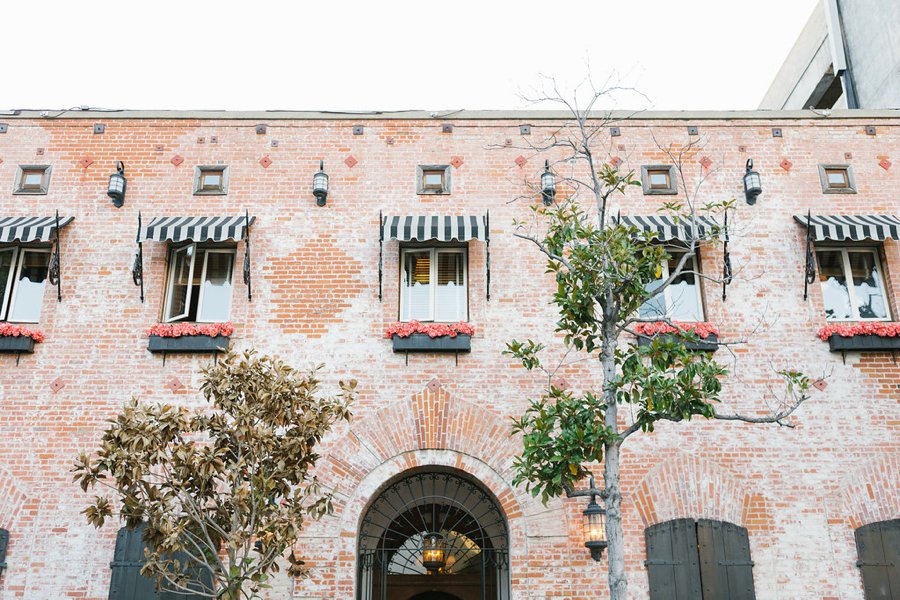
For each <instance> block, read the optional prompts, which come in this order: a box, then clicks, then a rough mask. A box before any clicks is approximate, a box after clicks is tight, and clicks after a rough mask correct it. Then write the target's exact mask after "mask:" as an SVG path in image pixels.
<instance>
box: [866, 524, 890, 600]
mask: <svg viewBox="0 0 900 600" xmlns="http://www.w3.org/2000/svg"><path fill="white" fill-rule="evenodd" d="M856 551H857V554H858V556H859V562H857V563H856V565H857V566H858V567H859V569H860V572H861V574H862V579H863V587H864V588H865V591H866V600H900V519H894V520H892V521H882V522H880V523H871V524H869V525H864V526H863V527H860V528H859V529H857V530H856Z"/></svg>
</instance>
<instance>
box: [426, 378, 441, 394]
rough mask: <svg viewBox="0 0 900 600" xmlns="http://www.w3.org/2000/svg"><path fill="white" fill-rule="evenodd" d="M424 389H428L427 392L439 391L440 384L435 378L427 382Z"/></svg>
mask: <svg viewBox="0 0 900 600" xmlns="http://www.w3.org/2000/svg"><path fill="white" fill-rule="evenodd" d="M426 387H427V388H428V391H429V392H436V391H438V390H439V389H441V382H440V380H439V379H438V378H437V377H435V378H434V379H432V380H431V381H429V382H428V385H427V386H426Z"/></svg>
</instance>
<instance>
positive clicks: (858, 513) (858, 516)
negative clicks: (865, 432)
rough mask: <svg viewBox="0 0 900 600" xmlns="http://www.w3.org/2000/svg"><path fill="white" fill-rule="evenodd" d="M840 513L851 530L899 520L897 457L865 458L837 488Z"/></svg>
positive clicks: (899, 472) (898, 461)
mask: <svg viewBox="0 0 900 600" xmlns="http://www.w3.org/2000/svg"><path fill="white" fill-rule="evenodd" d="M840 490H841V495H842V496H843V509H844V512H843V514H845V515H847V517H846V518H847V522H848V524H849V525H850V526H851V528H853V529H857V528H859V527H862V526H863V525H868V524H869V523H875V522H878V521H889V520H891V519H897V518H900V457H898V456H897V455H885V456H882V457H878V458H874V459H873V458H867V459H866V460H864V461H863V462H862V463H861V464H859V465H857V466H856V467H855V468H853V469H850V475H848V476H847V477H846V478H844V481H843V482H842V484H841V486H840Z"/></svg>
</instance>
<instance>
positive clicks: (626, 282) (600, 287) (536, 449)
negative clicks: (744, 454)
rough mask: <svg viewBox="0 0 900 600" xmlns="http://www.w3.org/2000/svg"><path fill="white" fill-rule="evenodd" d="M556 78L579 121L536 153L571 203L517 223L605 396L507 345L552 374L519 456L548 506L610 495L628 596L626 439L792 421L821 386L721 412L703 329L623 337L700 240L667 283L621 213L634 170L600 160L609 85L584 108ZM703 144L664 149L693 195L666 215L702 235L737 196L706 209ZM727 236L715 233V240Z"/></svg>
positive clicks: (618, 582) (617, 564)
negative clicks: (687, 425) (766, 410)
mask: <svg viewBox="0 0 900 600" xmlns="http://www.w3.org/2000/svg"><path fill="white" fill-rule="evenodd" d="M551 82H552V80H551ZM552 83H553V85H552V86H551V93H550V94H549V95H547V96H545V97H543V98H539V99H538V100H545V101H550V102H554V103H556V104H559V105H562V106H563V107H564V108H565V109H566V110H567V111H568V112H569V114H570V115H571V119H570V120H569V121H568V122H567V123H565V124H564V125H562V126H560V127H559V128H558V129H557V130H556V131H555V132H554V133H553V135H552V136H551V137H550V138H549V139H548V141H547V143H546V144H545V145H543V146H540V145H535V146H531V148H532V149H533V150H536V151H537V152H538V153H545V154H546V155H547V156H548V157H552V158H550V159H549V160H550V161H551V164H553V165H554V166H556V165H559V169H560V170H563V169H568V172H569V173H570V175H568V176H567V177H565V178H564V179H563V180H562V181H561V182H560V184H559V187H560V195H565V196H567V197H565V198H563V199H562V200H561V201H560V202H559V203H558V204H557V206H556V207H555V208H534V209H533V210H534V215H535V218H534V219H533V221H531V222H518V223H517V224H516V225H517V229H516V236H517V237H520V238H522V239H524V240H528V241H529V242H531V243H532V244H533V245H534V246H535V247H536V249H537V250H538V252H539V253H540V254H542V255H543V256H544V258H545V259H546V264H547V271H548V273H550V274H551V275H552V276H553V277H554V278H555V280H556V291H555V292H554V293H553V296H552V301H553V303H554V304H555V305H556V307H557V309H558V311H559V320H558V321H557V323H556V331H557V332H558V333H560V334H562V341H563V345H564V348H563V349H562V355H563V356H564V359H563V361H566V360H579V358H575V359H573V358H571V357H572V355H573V353H574V354H575V356H576V357H577V356H578V355H579V354H583V355H586V356H587V358H588V359H589V360H590V361H596V362H595V363H594V364H596V365H597V367H598V369H599V375H600V381H601V382H602V384H601V386H600V389H596V390H587V391H584V392H582V393H575V392H573V391H572V390H569V389H565V386H562V387H558V386H557V385H555V380H554V378H553V375H554V374H555V373H556V372H557V370H558V369H559V367H560V366H561V364H556V365H550V366H545V365H544V363H543V362H542V360H543V359H542V356H544V353H542V351H543V350H545V344H544V343H540V342H536V341H534V340H525V341H517V340H512V341H510V342H509V343H508V344H507V351H506V353H507V354H509V355H511V356H512V357H514V358H515V359H517V360H519V361H521V362H522V364H523V365H524V366H525V368H526V369H529V370H540V371H543V372H544V373H545V374H546V375H547V386H546V389H545V390H544V391H543V393H542V395H541V396H540V398H538V399H536V400H532V401H530V404H529V407H528V408H527V410H526V411H525V413H524V414H523V415H522V416H521V418H519V419H516V420H515V421H514V425H513V431H514V433H518V434H521V435H522V440H523V445H524V448H523V452H522V454H521V456H519V457H518V458H517V459H516V461H515V468H516V472H517V475H516V483H517V484H521V483H524V484H525V485H526V488H527V489H528V490H530V491H531V492H532V493H533V494H534V495H536V496H537V495H540V496H541V498H542V499H543V501H544V502H547V501H548V500H549V499H550V498H552V497H558V496H561V495H563V494H565V495H566V496H569V497H572V496H588V495H591V494H597V495H599V496H600V497H602V498H603V499H604V502H605V509H606V513H607V521H606V534H607V540H608V544H609V546H608V562H609V588H610V598H612V599H613V600H624V599H626V598H627V579H626V575H625V553H624V537H623V532H622V511H621V503H622V493H621V489H620V484H619V472H620V462H621V447H622V445H623V444H624V443H625V441H626V440H627V439H628V438H629V437H630V436H632V435H634V434H636V433H638V432H641V433H651V432H652V431H653V430H654V427H655V426H656V425H657V423H659V422H660V421H676V422H677V421H689V420H691V419H692V418H694V417H702V418H705V419H725V420H740V421H746V422H753V423H778V424H781V425H786V426H790V424H789V423H787V422H786V421H785V419H786V418H787V417H788V416H790V415H791V414H792V413H793V412H794V411H795V410H796V409H797V407H798V406H799V405H800V404H801V403H802V402H803V401H805V400H806V399H807V398H808V397H809V393H808V388H809V385H810V380H809V379H808V378H807V377H806V376H805V375H803V374H802V373H800V372H798V371H793V370H784V371H780V372H779V375H780V377H781V378H783V380H784V383H785V389H784V392H783V393H780V394H779V399H778V404H777V406H776V408H775V409H773V410H771V412H770V414H767V415H766V416H761V417H749V416H744V415H739V414H722V413H720V412H719V411H718V410H717V408H716V404H717V403H718V401H719V393H720V392H721V389H722V379H723V378H724V377H726V376H727V375H728V370H727V369H726V367H725V366H723V365H722V364H720V363H718V362H716V361H715V360H713V359H712V358H711V357H710V355H709V354H708V353H704V352H692V351H689V350H688V349H687V347H686V346H685V344H684V343H682V342H681V341H679V339H678V338H681V339H683V340H685V341H699V340H698V338H697V337H696V336H695V335H694V334H693V333H692V332H690V331H686V330H685V329H683V328H681V327H680V326H679V325H678V324H676V323H673V322H671V321H667V320H666V319H659V320H662V321H667V322H668V323H669V325H670V326H673V327H675V328H676V330H677V331H678V332H680V333H679V334H678V335H677V336H676V337H675V338H673V337H672V336H668V337H656V338H652V339H651V340H650V343H649V345H646V346H640V345H637V344H635V343H631V342H626V341H625V340H623V334H632V335H637V334H636V333H635V332H634V329H633V325H634V324H635V322H636V321H637V320H638V314H639V308H640V307H641V306H642V305H643V304H645V303H646V302H648V301H649V300H651V299H653V298H654V297H656V296H657V295H659V294H661V293H663V291H664V290H665V289H666V287H668V286H669V285H671V284H672V282H673V281H674V280H676V279H677V278H678V277H679V276H680V275H681V274H682V273H684V272H685V271H687V270H688V268H689V267H688V265H689V264H691V263H690V262H689V260H690V259H691V257H692V256H694V254H695V253H696V250H697V244H698V241H697V240H696V239H689V240H687V241H686V243H685V244H684V248H681V250H682V251H683V252H684V254H682V255H681V258H680V260H679V261H678V262H677V264H676V267H675V268H672V269H670V272H669V275H668V277H667V278H665V280H662V281H661V271H662V270H661V265H662V264H663V262H664V261H668V260H670V259H671V258H672V257H671V255H670V254H669V252H668V251H667V249H666V248H665V247H664V246H663V245H660V244H657V243H654V242H653V240H652V239H650V238H649V237H648V236H647V235H645V234H644V233H643V232H641V231H638V230H637V229H636V228H633V227H627V226H625V225H621V224H619V223H618V221H617V219H616V218H615V216H614V215H612V214H611V212H612V211H611V206H612V203H613V202H614V201H615V199H616V198H617V197H618V196H621V195H623V194H624V193H625V191H626V190H627V189H628V188H629V187H630V186H634V185H640V183H639V182H638V181H636V179H635V176H634V173H633V172H624V171H620V170H619V169H618V168H617V167H616V166H614V165H611V164H609V163H607V162H605V161H604V160H603V159H601V158H600V156H605V152H604V150H603V148H608V147H609V139H608V137H607V136H608V133H607V132H608V131H609V126H610V125H611V124H613V123H614V121H613V119H612V118H611V116H610V114H609V113H600V112H592V109H593V108H594V106H595V105H596V103H597V102H598V101H600V100H601V99H603V97H604V96H606V95H607V94H608V93H609V89H599V90H598V89H597V88H594V87H592V93H591V97H590V98H589V101H588V102H586V103H583V104H581V106H583V107H584V108H583V109H580V108H579V104H578V103H577V102H574V101H569V100H566V99H564V98H562V97H561V96H560V95H559V94H558V91H557V90H558V88H557V86H556V84H555V82H552ZM545 89H546V87H545ZM696 144H697V142H696V141H688V142H687V143H686V144H685V145H684V146H679V147H675V146H670V147H662V146H660V150H661V151H662V152H664V153H666V154H667V155H668V156H669V158H670V159H671V162H672V164H674V165H675V166H676V169H677V172H678V174H679V177H678V180H679V182H680V183H681V185H682V188H683V189H682V190H680V191H681V195H682V196H683V197H684V198H685V200H684V201H683V202H679V203H669V204H667V205H666V210H667V212H668V213H669V214H670V215H672V216H673V217H678V218H680V219H682V221H683V223H684V224H685V225H686V226H688V227H690V228H691V230H692V231H699V229H698V216H699V215H700V214H702V213H715V212H723V211H726V210H730V209H732V208H733V201H732V200H724V201H718V202H714V203H708V204H705V205H703V206H700V205H698V204H697V202H696V197H697V193H698V190H699V188H700V186H701V185H702V183H703V176H702V175H701V176H700V178H699V179H698V181H697V183H696V184H695V185H693V186H689V185H688V183H687V181H688V179H689V178H686V177H685V172H684V171H685V169H684V165H685V158H686V157H689V156H694V155H696V150H697V146H696ZM717 233H718V232H711V237H712V238H715V236H716V235H717ZM697 276H699V274H697ZM713 279H714V278H713ZM628 339H631V338H628ZM581 358H584V357H583V356H582V357H581ZM625 406H628V407H629V408H630V410H629V411H627V414H626V413H625V411H624V410H622V409H623V407H625ZM628 415H632V416H631V418H627V417H628ZM597 463H600V464H602V465H603V476H604V477H603V481H604V484H603V486H602V487H601V488H600V489H593V488H591V489H590V490H584V489H581V490H576V486H577V484H578V483H579V482H580V481H581V480H583V479H584V478H586V477H587V476H589V475H590V474H591V471H590V467H591V465H593V464H597Z"/></svg>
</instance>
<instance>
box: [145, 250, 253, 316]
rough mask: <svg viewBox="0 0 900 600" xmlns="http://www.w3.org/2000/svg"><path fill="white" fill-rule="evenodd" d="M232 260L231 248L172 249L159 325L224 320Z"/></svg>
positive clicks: (231, 274)
mask: <svg viewBox="0 0 900 600" xmlns="http://www.w3.org/2000/svg"><path fill="white" fill-rule="evenodd" d="M234 259H235V249H234V248H223V247H211V246H204V245H199V244H196V243H193V244H188V245H185V246H180V247H174V248H172V249H171V250H170V251H169V278H168V282H167V286H166V300H165V305H164V309H163V319H162V320H163V322H165V323H173V322H176V321H196V322H201V323H216V322H224V321H228V320H229V318H230V316H231V292H232V287H233V286H232V276H233V272H234Z"/></svg>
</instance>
